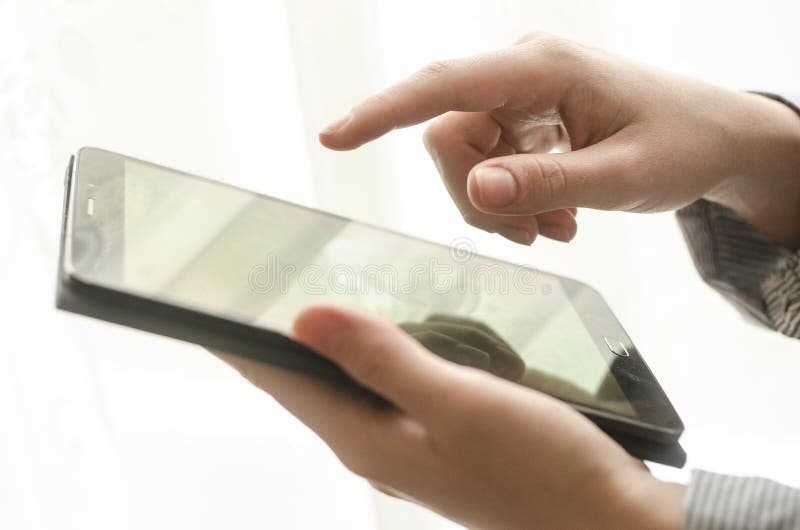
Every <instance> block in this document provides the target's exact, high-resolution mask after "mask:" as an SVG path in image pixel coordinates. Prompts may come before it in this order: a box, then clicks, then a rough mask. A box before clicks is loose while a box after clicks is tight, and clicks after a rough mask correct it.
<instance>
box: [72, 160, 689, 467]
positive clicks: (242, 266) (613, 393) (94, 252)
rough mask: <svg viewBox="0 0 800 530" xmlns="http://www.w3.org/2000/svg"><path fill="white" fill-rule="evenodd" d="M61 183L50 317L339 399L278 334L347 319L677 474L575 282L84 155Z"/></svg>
mask: <svg viewBox="0 0 800 530" xmlns="http://www.w3.org/2000/svg"><path fill="white" fill-rule="evenodd" d="M65 184H66V193H65V208H64V219H63V234H62V245H61V258H60V260H61V261H60V267H59V287H58V292H57V305H58V307H60V308H63V309H66V310H70V311H73V312H77V313H81V314H85V315H89V316H93V317H96V318H101V319H104V320H108V321H111V322H117V323H120V324H124V325H127V326H131V327H135V328H138V329H143V330H147V331H151V332H155V333H159V334H162V335H167V336H171V337H175V338H179V339H183V340H187V341H190V342H194V343H197V344H201V345H203V346H206V347H208V348H212V349H220V350H224V351H228V352H230V353H234V354H238V355H243V356H247V357H250V358H256V359H258V360H261V361H263V362H268V363H273V364H276V365H279V366H283V367H286V368H290V369H294V370H299V371H302V372H304V373H308V374H312V375H315V376H318V377H325V378H329V379H335V380H338V381H340V382H341V383H342V384H352V385H355V383H353V382H352V381H351V380H349V379H348V378H347V376H346V375H345V374H344V373H343V372H342V371H341V370H340V369H339V368H338V367H337V366H335V365H334V364H332V363H331V362H329V361H327V360H326V359H324V358H322V357H321V356H319V355H317V354H315V353H314V352H313V351H310V350H308V349H307V348H305V347H303V346H301V345H299V344H296V343H294V342H293V341H291V339H289V338H288V336H287V335H288V331H289V330H290V329H291V324H292V321H293V319H294V317H295V315H297V314H298V312H300V311H301V310H302V309H303V308H304V307H306V306H308V305H310V304H313V303H317V302H323V301H324V302H336V303H340V304H344V305H350V306H355V307H359V308H362V309H366V310H369V311H371V312H374V313H377V314H380V315H382V316H384V317H386V318H388V319H390V320H392V321H394V322H396V323H397V324H399V325H400V326H401V327H402V328H403V329H405V330H406V331H407V332H408V333H410V334H411V335H412V336H414V337H415V338H416V339H417V340H419V341H420V342H421V343H422V344H423V345H425V346H426V347H428V349H430V350H431V351H432V352H433V353H435V354H438V355H441V356H443V357H445V358H448V359H450V360H452V361H454V362H459V363H461V364H466V365H470V366H474V367H476V368H480V369H484V370H487V371H489V372H492V373H494V374H495V375H497V376H498V377H503V378H505V379H508V380H511V381H514V382H516V383H518V384H520V385H524V386H527V387H530V388H533V389H535V390H538V391H541V392H545V393H547V394H550V395H551V396H553V397H556V398H558V399H560V400H562V401H565V402H567V403H569V404H570V405H572V406H573V407H575V408H576V409H577V410H579V411H580V412H582V413H583V414H584V415H586V416H587V417H588V418H590V419H591V420H592V421H594V422H595V423H596V424H597V425H599V426H600V427H601V428H603V429H604V430H605V431H606V432H608V433H610V434H612V436H616V437H617V438H618V440H619V441H620V443H622V444H623V445H624V446H626V447H628V448H629V451H631V452H632V453H634V452H636V453H638V455H645V454H646V455H647V456H642V458H649V459H651V460H654V461H659V459H660V460H661V461H664V462H665V463H669V464H671V465H682V464H683V460H685V454H683V452H682V450H680V447H679V446H678V445H677V441H678V438H679V437H680V435H681V433H682V432H683V424H682V422H681V420H680V418H679V417H678V415H677V413H676V412H675V409H674V408H673V406H672V404H671V403H670V401H669V399H668V398H667V396H666V395H665V393H664V391H663V390H662V388H661V386H660V385H659V384H658V382H657V380H656V378H655V376H654V375H653V373H652V372H651V371H650V370H649V369H648V367H647V365H646V363H645V361H644V359H643V358H642V355H641V354H640V352H639V351H638V349H637V348H636V346H635V345H634V343H633V341H632V340H631V339H630V337H629V336H628V334H627V333H626V332H625V330H624V329H623V327H622V325H621V324H620V323H619V321H618V320H617V319H616V317H615V316H614V314H613V313H612V311H611V309H610V308H609V307H608V305H607V304H606V302H605V301H604V300H603V298H602V296H601V295H600V294H599V293H598V292H597V291H596V290H595V289H593V288H591V287H589V286H587V285H585V284H583V283H581V282H578V281H575V280H572V279H569V278H565V277H563V276H559V275H556V274H552V273H547V272H543V271H540V270H536V269H534V268H532V267H528V266H524V265H519V264H514V263H509V262H506V261H502V260H498V259H494V258H491V257H487V256H483V255H480V254H477V253H475V252H474V249H473V248H472V246H471V244H470V242H469V240H467V239H463V240H460V241H456V242H454V244H453V245H450V246H447V245H440V244H437V243H433V242H430V241H426V240H423V239H419V238H415V237H410V236H407V235H404V234H400V233H397V232H394V231H391V230H387V229H384V228H380V227H376V226H372V225H369V224H365V223H361V222H357V221H354V220H351V219H347V218H344V217H341V216H337V215H333V214H330V213H326V212H322V211H319V210H314V209H311V208H307V207H304V206H300V205H297V204H292V203H289V202H286V201H282V200H278V199H275V198H271V197H267V196H264V195H260V194H257V193H254V192H251V191H247V190H244V189H239V188H236V187H232V186H229V185H225V184H222V183H219V182H215V181H212V180H208V179H205V178H201V177H198V176H194V175H190V174H187V173H184V172H181V171H177V170H173V169H169V168H166V167H163V166H159V165H156V164H153V163H149V162H145V161H141V160H137V159H134V158H131V157H127V156H124V155H120V154H117V153H112V152H109V151H104V150H100V149H95V148H83V149H81V150H80V151H79V152H78V154H77V155H76V156H75V157H74V158H73V160H72V161H71V162H70V166H69V168H68V172H67V179H66V181H65ZM626 444H627V445H626ZM634 446H636V447H638V448H633V449H631V447H634ZM659 455H660V456H659Z"/></svg>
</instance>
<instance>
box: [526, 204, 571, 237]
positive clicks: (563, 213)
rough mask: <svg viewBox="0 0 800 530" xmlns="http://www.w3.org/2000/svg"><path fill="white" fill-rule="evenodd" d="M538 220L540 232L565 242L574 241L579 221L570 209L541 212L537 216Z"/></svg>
mask: <svg viewBox="0 0 800 530" xmlns="http://www.w3.org/2000/svg"><path fill="white" fill-rule="evenodd" d="M572 209H573V210H574V208H572ZM536 221H537V222H538V224H539V234H541V235H542V236H544V237H547V238H550V239H554V240H556V241H562V242H564V243H569V242H570V241H572V239H573V238H574V237H575V234H576V233H577V231H578V222H577V221H576V220H575V215H574V214H573V213H572V212H571V211H570V209H562V210H553V211H552V212H544V213H540V214H538V215H537V216H536Z"/></svg>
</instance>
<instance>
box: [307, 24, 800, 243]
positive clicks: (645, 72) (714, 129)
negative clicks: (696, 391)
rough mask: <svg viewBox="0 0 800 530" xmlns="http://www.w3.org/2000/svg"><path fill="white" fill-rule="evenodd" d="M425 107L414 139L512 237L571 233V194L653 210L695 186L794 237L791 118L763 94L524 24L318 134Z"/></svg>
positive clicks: (483, 218)
mask: <svg viewBox="0 0 800 530" xmlns="http://www.w3.org/2000/svg"><path fill="white" fill-rule="evenodd" d="M434 117H438V119H437V120H435V121H434V122H433V123H432V124H431V125H430V126H429V127H428V129H427V130H426V133H425V137H424V140H425V145H426V147H427V148H428V151H429V152H430V154H431V156H432V158H433V160H434V161H435V163H436V165H437V167H438V170H439V172H440V174H441V175H442V178H443V180H444V182H445V185H446V187H447V189H448V191H449V192H450V195H451V196H452V198H453V200H454V201H455V203H456V205H457V206H458V208H459V210H460V211H461V213H462V215H463V216H464V219H465V220H466V221H467V222H468V223H469V224H471V225H474V226H477V227H479V228H482V229H484V230H487V231H490V232H497V233H499V234H501V235H503V236H504V237H506V238H508V239H510V240H512V241H515V242H517V243H522V244H530V243H531V242H532V241H533V240H534V238H535V237H536V236H537V234H541V235H543V236H546V237H549V238H553V239H556V240H561V241H569V240H570V239H572V238H573V237H574V235H575V232H576V230H577V224H576V220H575V212H576V210H575V208H576V207H588V208H596V209H602V210H622V211H628V212H657V211H663V210H670V209H675V208H679V207H682V206H685V205H687V204H689V203H691V202H693V201H695V200H696V199H698V198H701V197H702V198H706V199H708V200H711V201H715V202H718V203H720V204H723V205H725V206H728V207H730V208H732V209H733V210H735V211H736V212H738V213H739V214H740V215H742V216H743V217H744V218H745V219H747V220H748V221H749V222H750V223H751V224H753V225H754V226H755V227H756V228H757V229H759V230H760V231H761V232H762V233H763V234H764V235H766V236H767V237H768V238H770V239H771V240H773V241H774V242H776V243H778V244H781V245H783V246H785V247H787V248H790V249H796V248H798V247H800V222H798V220H800V118H799V117H798V116H797V114H795V113H794V112H793V111H792V110H791V109H790V108H789V107H787V106H785V105H783V104H781V103H779V102H776V101H773V100H771V99H769V98H766V97H764V96H760V95H754V94H748V93H740V92H735V91H730V90H726V89H723V88H719V87H716V86H713V85H709V84H706V83H704V82H701V81H698V80H695V79H691V78H688V77H684V76H681V75H676V74H672V73H668V72H664V71H660V70H657V69H654V68H651V67H648V66H644V65H641V64H638V63H635V62H632V61H628V60H625V59H622V58H619V57H616V56H613V55H610V54H608V53H605V52H602V51H600V50H597V49H594V48H591V47H588V46H585V45H581V44H578V43H575V42H572V41H569V40H565V39H563V38H560V37H555V36H552V35H547V34H539V33H535V34H530V35H528V36H526V37H524V38H523V39H521V40H520V41H519V42H518V43H517V44H516V45H514V46H512V47H510V48H508V49H505V50H500V51H495V52H490V53H485V54H481V55H476V56H473V57H468V58H463V59H456V60H447V61H439V62H435V63H433V64H431V65H429V66H428V67H426V68H423V69H422V70H420V71H419V72H417V73H416V74H414V75H412V76H411V77H409V78H408V79H406V80H404V81H401V82H400V83H398V84H396V85H394V86H392V87H390V88H388V89H386V90H384V91H383V92H381V93H379V94H376V95H374V96H372V97H370V98H368V99H366V100H365V101H364V102H362V103H361V104H359V105H357V106H356V107H354V108H353V109H352V110H351V112H350V113H349V114H347V115H346V116H344V117H343V118H340V119H339V120H337V121H335V122H334V123H332V124H331V125H330V126H329V127H328V128H327V129H326V130H324V131H323V132H322V133H321V134H320V141H321V142H322V143H323V145H325V146H327V147H329V148H332V149H340V150H343V149H353V148H356V147H358V146H360V145H362V144H363V143H365V142H368V141H370V140H373V139H375V138H378V137H379V136H381V135H383V134H384V133H386V132H388V131H391V130H392V129H395V128H398V127H406V126H409V125H413V124H417V123H421V122H423V121H426V120H428V119H431V118H434ZM554 148H557V149H560V150H561V151H562V152H560V153H552V152H551V150H553V149H554Z"/></svg>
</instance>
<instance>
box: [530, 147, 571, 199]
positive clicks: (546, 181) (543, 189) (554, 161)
mask: <svg viewBox="0 0 800 530" xmlns="http://www.w3.org/2000/svg"><path fill="white" fill-rule="evenodd" d="M523 180H524V186H523V189H524V190H525V191H524V192H523V196H522V198H521V201H523V202H525V203H526V204H528V205H530V206H531V207H533V208H534V209H536V210H539V209H541V208H544V209H545V210H549V209H552V207H553V202H554V201H558V200H559V199H560V198H561V197H563V196H564V195H565V194H566V191H567V175H566V171H565V169H564V166H563V165H562V164H561V162H559V160H558V157H556V156H550V157H534V158H533V160H532V161H531V165H530V166H529V168H528V171H527V175H526V178H525V179H523ZM543 211H544V210H543Z"/></svg>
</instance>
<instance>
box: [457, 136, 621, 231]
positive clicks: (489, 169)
mask: <svg viewBox="0 0 800 530" xmlns="http://www.w3.org/2000/svg"><path fill="white" fill-rule="evenodd" d="M630 151H631V149H630V147H628V146H626V145H624V144H622V143H619V142H611V141H608V140H606V141H604V142H600V143H598V144H595V145H592V146H589V147H586V148H583V149H579V150H577V151H571V152H568V153H555V154H520V155H511V156H502V157H497V158H491V159H489V160H487V161H486V162H482V163H481V164H478V165H477V166H475V167H474V168H472V170H471V171H470V173H469V176H468V178H467V194H468V195H469V199H470V201H471V202H472V204H473V205H474V206H475V207H476V208H477V209H479V210H481V211H484V212H488V213H494V214H500V215H503V214H507V215H533V214H539V213H542V212H548V211H551V210H557V209H561V208H570V207H575V206H581V207H588V208H597V209H601V210H613V209H617V208H620V207H622V206H623V205H625V204H626V203H627V201H628V200H630V199H631V198H632V197H631V195H632V193H633V192H634V191H635V188H634V182H633V180H632V178H631V175H632V173H633V172H632V170H631V167H632V162H633V158H632V155H631V152H630ZM633 198H635V197H633Z"/></svg>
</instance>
